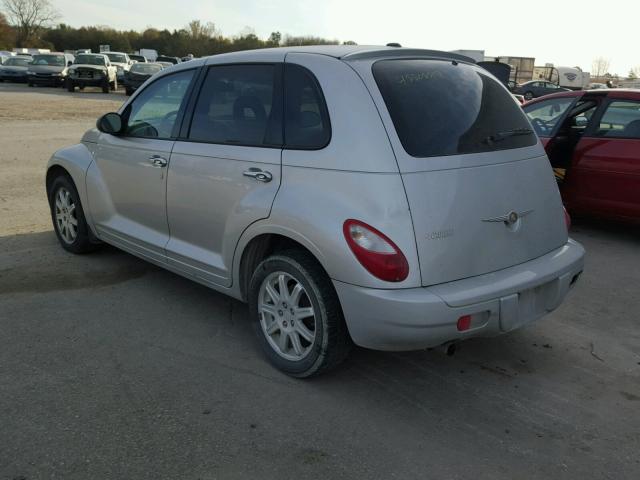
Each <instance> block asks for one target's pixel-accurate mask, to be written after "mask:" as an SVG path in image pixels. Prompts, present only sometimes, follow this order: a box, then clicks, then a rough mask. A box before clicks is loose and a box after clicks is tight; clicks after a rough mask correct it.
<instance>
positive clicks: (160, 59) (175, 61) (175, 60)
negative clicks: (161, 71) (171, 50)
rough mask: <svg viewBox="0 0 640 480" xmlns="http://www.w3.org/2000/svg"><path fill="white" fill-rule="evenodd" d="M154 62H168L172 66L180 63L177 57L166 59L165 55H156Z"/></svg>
mask: <svg viewBox="0 0 640 480" xmlns="http://www.w3.org/2000/svg"><path fill="white" fill-rule="evenodd" d="M156 62H169V63H171V64H173V65H176V64H178V63H180V62H181V60H180V59H179V58H178V57H167V56H166V55H158V58H156Z"/></svg>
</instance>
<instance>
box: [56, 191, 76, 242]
mask: <svg viewBox="0 0 640 480" xmlns="http://www.w3.org/2000/svg"><path fill="white" fill-rule="evenodd" d="M54 199H55V217H56V226H57V228H58V233H59V234H60V237H61V238H62V239H63V240H64V242H65V243H67V244H69V245H70V244H72V243H73V242H75V240H76V238H77V237H78V217H77V216H76V204H75V203H74V201H73V198H72V197H71V193H70V192H69V190H67V189H66V188H64V187H60V188H59V189H58V190H57V192H56V194H55V196H54Z"/></svg>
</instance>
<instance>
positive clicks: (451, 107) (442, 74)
mask: <svg viewBox="0 0 640 480" xmlns="http://www.w3.org/2000/svg"><path fill="white" fill-rule="evenodd" d="M373 75H374V77H375V80H376V83H377V84H378V88H379V89H380V93H381V94H382V97H383V98H384V101H385V104H386V105H387V109H388V110H389V114H390V115H391V119H392V120H393V125H394V126H395V129H396V132H397V133H398V137H399V138H400V141H401V142H402V146H403V147H404V149H405V151H406V152H407V153H408V154H409V155H411V156H413V157H435V156H443V155H456V154H466V153H479V152H490V151H495V150H505V149H510V148H521V147H527V146H531V145H535V144H536V142H537V138H536V136H535V134H534V132H533V130H532V129H531V126H530V125H529V122H528V121H527V118H526V117H525V115H524V113H523V112H522V109H521V108H520V106H519V105H518V104H516V101H515V100H514V98H513V97H512V96H511V94H510V93H509V92H508V90H507V89H506V88H504V86H502V85H501V84H500V83H498V82H497V81H496V80H495V79H493V77H491V76H490V75H489V74H488V72H485V71H484V70H482V69H480V68H478V67H476V66H475V65H467V64H464V63H458V62H453V61H443V60H426V59H425V60H421V59H415V60H404V59H401V60H381V61H378V62H376V63H375V64H374V65H373Z"/></svg>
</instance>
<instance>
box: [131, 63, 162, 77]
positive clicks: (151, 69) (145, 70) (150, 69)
mask: <svg viewBox="0 0 640 480" xmlns="http://www.w3.org/2000/svg"><path fill="white" fill-rule="evenodd" d="M160 70H162V65H158V64H154V63H136V64H135V65H133V66H132V67H131V72H132V73H142V74H145V75H153V74H154V73H158V72H159V71H160Z"/></svg>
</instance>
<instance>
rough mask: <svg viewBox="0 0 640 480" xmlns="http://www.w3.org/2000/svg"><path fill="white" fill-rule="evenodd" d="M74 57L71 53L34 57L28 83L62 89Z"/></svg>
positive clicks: (45, 54)
mask: <svg viewBox="0 0 640 480" xmlns="http://www.w3.org/2000/svg"><path fill="white" fill-rule="evenodd" d="M74 58H75V57H74V56H73V55H71V54H69V53H43V54H38V55H34V56H33V60H32V62H31V64H30V65H29V68H28V70H27V82H28V84H29V86H30V87H33V86H34V85H49V86H52V87H61V86H63V85H64V84H65V81H66V78H67V71H68V69H69V67H70V66H71V65H72V64H73V60H74Z"/></svg>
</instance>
